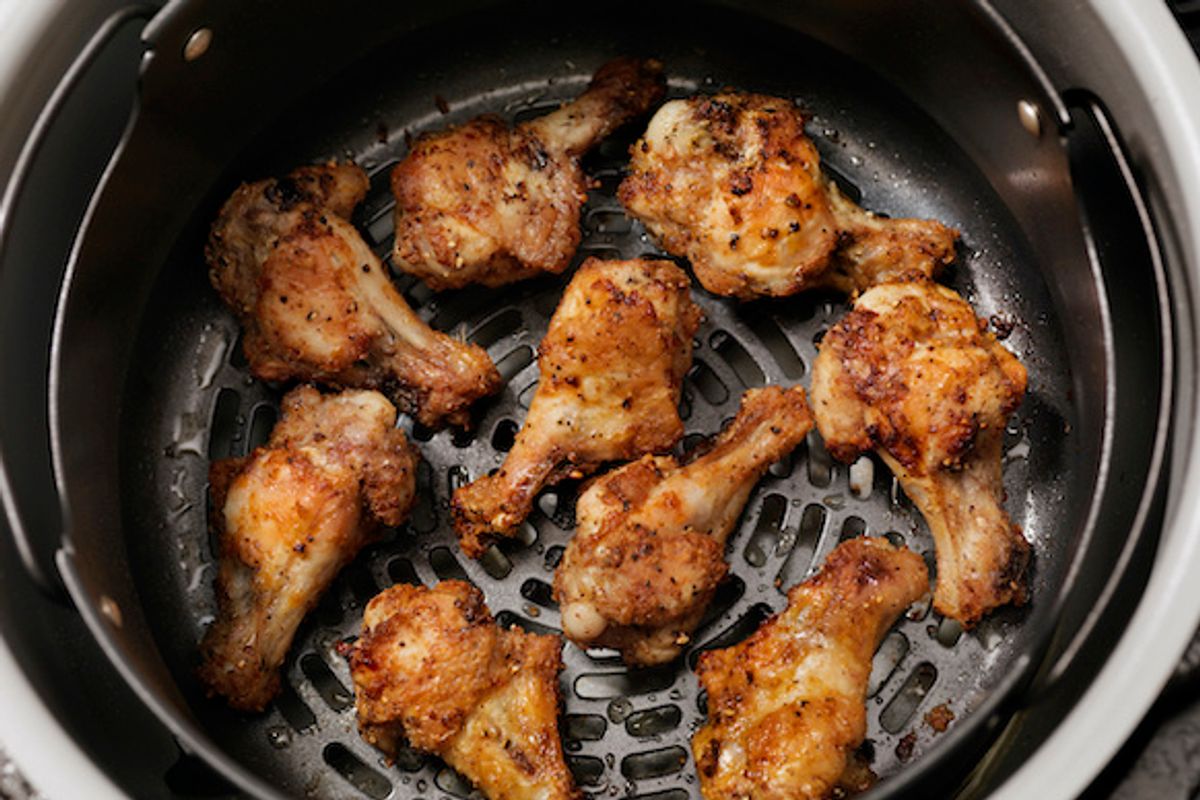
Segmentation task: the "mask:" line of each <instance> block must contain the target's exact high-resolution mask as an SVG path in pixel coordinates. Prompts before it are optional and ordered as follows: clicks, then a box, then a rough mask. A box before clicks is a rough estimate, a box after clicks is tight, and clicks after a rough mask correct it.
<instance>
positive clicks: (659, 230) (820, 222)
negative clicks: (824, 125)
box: [618, 93, 958, 299]
mask: <svg viewBox="0 0 1200 800" xmlns="http://www.w3.org/2000/svg"><path fill="white" fill-rule="evenodd" d="M632 154H633V158H632V160H631V162H630V167H629V176H628V177H627V178H626V179H625V180H624V182H622V184H621V187H620V190H619V192H618V194H619V196H620V199H621V202H622V203H624V204H625V208H626V209H627V210H628V211H629V213H630V214H632V215H633V216H635V217H637V218H638V219H640V220H641V221H642V222H643V223H645V225H646V227H647V228H648V229H649V230H650V232H651V233H653V234H654V235H655V236H656V237H658V239H659V241H660V242H661V244H662V246H663V247H664V248H666V250H667V251H668V252H670V253H673V254H675V255H678V256H686V257H687V258H688V259H690V260H691V262H692V268H693V269H694V270H695V272H696V278H697V279H698V280H699V281H700V283H701V284H703V286H704V288H705V289H708V290H709V291H710V292H714V293H715V294H721V295H730V296H733V297H739V298H742V299H751V298H754V297H761V296H764V295H768V296H782V295H790V294H795V293H796V292H799V291H801V290H804V289H811V288H815V287H833V288H836V289H839V290H841V291H844V292H847V293H850V292H853V291H855V290H859V291H861V290H863V289H866V288H868V287H870V286H873V285H874V284H876V283H880V282H882V281H885V280H889V279H891V280H894V279H898V278H900V277H901V276H909V275H923V276H926V277H928V276H930V275H933V274H934V273H935V272H936V271H937V270H938V269H940V268H941V267H942V266H943V265H945V264H948V263H950V262H951V261H953V260H954V242H955V240H956V239H957V238H958V232H957V231H955V230H953V229H951V228H947V227H946V226H945V225H943V224H941V223H940V222H935V221H933V220H920V219H886V218H883V217H877V216H875V215H873V214H871V213H870V212H868V211H864V210H863V209H862V208H859V207H858V206H857V205H856V204H855V203H853V202H852V201H850V200H849V199H847V198H846V197H844V196H843V195H842V193H841V192H840V191H839V190H838V188H837V186H836V185H835V184H834V183H832V182H831V181H830V180H829V179H827V178H826V177H825V175H824V174H823V173H822V172H821V159H820V156H819V155H818V154H817V149H816V147H814V146H813V143H812V142H811V141H810V140H809V138H808V137H807V136H805V135H804V115H803V113H802V112H801V111H800V109H799V108H797V107H796V105H795V103H793V102H792V101H790V100H784V99H782V98H778V97H767V96H765V95H758V94H738V93H726V94H718V95H715V96H713V97H693V98H690V99H688V100H672V101H671V102H669V103H666V104H665V105H664V106H663V107H662V108H661V109H659V111H658V113H657V114H655V115H654V118H653V119H652V120H650V127H649V128H648V129H647V130H646V133H645V135H644V136H643V138H642V139H641V140H640V141H638V142H637V143H636V144H635V145H634V146H633V149H632Z"/></svg>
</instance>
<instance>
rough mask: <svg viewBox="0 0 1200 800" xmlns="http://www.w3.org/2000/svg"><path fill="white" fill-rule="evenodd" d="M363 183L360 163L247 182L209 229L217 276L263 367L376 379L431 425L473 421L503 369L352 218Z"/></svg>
mask: <svg viewBox="0 0 1200 800" xmlns="http://www.w3.org/2000/svg"><path fill="white" fill-rule="evenodd" d="M366 191H367V176H366V173H364V172H363V171H362V170H361V169H359V168H358V167H357V166H355V165H353V164H339V165H333V164H330V165H326V166H318V167H305V168H302V169H298V170H296V171H294V172H292V173H291V174H290V175H288V176H287V177H286V178H283V179H282V180H265V181H259V182H258V183H251V184H243V185H242V186H241V187H239V188H238V190H237V191H236V192H234V194H233V196H232V197H231V198H230V199H229V200H228V201H227V202H226V203H225V205H224V207H223V208H222V209H221V213H220V216H219V217H218V218H217V221H216V222H215V223H214V224H213V228H212V233H211V234H210V236H209V241H208V247H207V249H206V256H207V259H208V265H209V270H210V272H209V275H210V278H211V279H212V283H213V286H215V287H216V288H217V291H219V292H220V294H221V297H222V298H223V299H224V300H225V302H226V303H228V304H229V306H230V307H231V308H233V310H234V311H235V312H237V314H238V316H239V317H240V318H241V320H242V324H243V325H244V326H245V329H246V335H245V351H246V358H247V360H248V361H249V362H250V369H251V371H252V372H253V373H254V375H255V376H256V377H258V378H262V379H263V380H289V379H293V378H298V379H300V380H306V381H319V382H321V383H325V384H329V385H331V386H337V387H357V388H370V389H380V390H383V391H385V392H387V393H388V394H389V395H390V396H391V398H392V399H393V401H395V402H396V404H397V405H398V406H399V407H400V408H401V410H403V411H405V412H407V413H410V414H412V415H414V416H415V417H416V418H417V419H418V420H420V421H421V422H423V423H424V424H426V425H430V426H437V425H440V424H442V423H444V422H451V423H455V424H465V423H466V422H467V420H468V419H469V410H468V407H469V406H470V405H471V403H473V402H474V401H475V400H477V399H479V398H480V397H483V396H485V395H489V394H492V393H493V392H495V391H497V390H498V389H499V388H500V375H499V373H497V372H496V368H495V366H494V365H493V364H492V362H491V359H489V358H488V356H487V353H485V352H484V351H483V350H482V349H480V348H479V347H476V346H475V345H470V344H466V343H464V342H461V341H458V340H457V339H454V338H452V337H450V336H447V335H445V334H443V333H438V332H437V331H434V330H432V329H431V328H430V327H429V326H428V325H426V324H425V323H424V322H422V321H421V319H420V318H419V317H417V315H416V314H414V313H413V311H412V309H410V308H409V307H408V304H407V303H405V302H404V299H403V298H402V297H401V296H400V294H399V292H397V291H396V289H395V287H394V286H393V285H392V282H391V280H390V279H389V278H388V275H387V271H386V269H385V268H384V266H383V264H381V263H380V261H379V259H378V258H377V257H376V256H375V254H374V253H373V252H371V249H370V248H369V247H367V245H366V242H364V241H363V240H362V237H361V236H360V235H359V233H358V231H357V230H355V228H354V226H353V225H351V224H350V222H349V221H348V220H349V217H350V213H351V212H352V211H353V209H354V207H355V206H356V205H358V203H359V202H361V201H362V199H363V197H364V196H365V194H366Z"/></svg>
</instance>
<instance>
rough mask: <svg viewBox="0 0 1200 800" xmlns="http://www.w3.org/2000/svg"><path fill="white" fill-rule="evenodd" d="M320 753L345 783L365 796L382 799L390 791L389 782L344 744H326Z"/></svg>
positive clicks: (376, 799)
mask: <svg viewBox="0 0 1200 800" xmlns="http://www.w3.org/2000/svg"><path fill="white" fill-rule="evenodd" d="M321 755H322V757H323V758H324V759H325V763H326V764H328V765H329V766H331V767H333V769H334V771H335V772H337V774H339V775H341V776H342V777H343V778H345V779H346V782H347V783H349V784H350V785H351V786H353V787H354V788H355V789H358V790H359V791H360V792H362V793H363V794H365V795H366V796H367V797H373V798H375V800H384V798H386V797H387V796H388V795H389V794H391V793H392V784H391V782H390V781H388V779H387V778H385V777H383V776H382V775H380V774H379V773H378V772H376V771H375V770H373V769H372V768H371V767H368V766H367V765H366V764H364V763H363V762H362V761H361V760H359V758H358V756H356V755H354V753H351V752H350V751H349V750H348V749H346V747H345V746H344V745H341V744H338V743H337V742H333V743H331V744H327V745H325V749H324V750H322V751H321Z"/></svg>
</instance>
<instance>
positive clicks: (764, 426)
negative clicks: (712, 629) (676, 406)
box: [554, 386, 812, 665]
mask: <svg viewBox="0 0 1200 800" xmlns="http://www.w3.org/2000/svg"><path fill="white" fill-rule="evenodd" d="M811 428H812V416H811V415H810V413H809V410H808V403H806V402H805V399H804V390H803V389H801V388H800V387H798V386H797V387H794V388H792V389H781V388H779V387H778V386H769V387H767V388H764V389H751V390H750V391H748V392H746V394H745V395H744V396H743V398H742V406H741V408H740V409H739V411H738V414H737V416H736V417H735V418H734V420H733V422H732V423H731V424H730V425H729V427H728V428H726V429H725V430H724V431H723V432H722V433H721V434H720V436H718V437H717V438H716V441H715V442H714V443H713V446H712V449H711V450H709V451H708V452H707V453H705V454H704V455H702V456H701V457H699V458H697V459H696V460H695V461H692V462H691V463H690V464H688V465H686V466H680V464H679V463H678V462H677V461H676V460H675V459H674V458H673V457H671V456H643V457H642V458H641V460H639V461H635V462H633V463H632V464H628V465H626V466H624V467H621V468H619V469H616V470H614V471H612V472H610V473H608V474H607V475H604V476H602V477H600V478H597V479H596V480H594V481H593V482H592V483H591V484H590V485H589V486H588V488H587V489H586V490H585V491H584V492H583V494H582V495H581V496H580V498H579V502H578V503H577V505H576V508H575V516H576V519H577V520H578V528H577V532H576V535H575V538H574V539H573V540H572V541H571V543H570V545H568V547H567V550H566V553H564V555H563V559H562V563H561V564H560V565H559V567H558V571H557V572H556V573H555V575H554V596H555V599H556V600H557V601H558V603H559V605H560V607H561V609H562V624H563V632H564V633H565V634H566V635H567V638H569V639H571V640H572V641H573V642H575V643H576V644H578V645H579V646H580V647H585V648H586V647H593V646H602V647H613V648H616V649H618V650H620V651H621V653H622V655H623V656H624V658H625V660H626V661H627V662H628V663H630V664H634V665H649V664H663V663H666V662H668V661H671V660H672V659H674V658H675V657H676V656H677V655H679V653H680V651H681V650H682V649H683V645H685V644H686V643H687V642H688V639H689V637H690V635H691V633H692V631H694V630H695V628H696V626H697V625H698V624H699V623H700V619H701V618H702V617H703V615H704V610H705V608H706V607H707V606H708V604H709V602H710V601H711V600H712V597H713V594H714V592H715V591H716V588H717V584H718V583H720V581H721V579H722V578H723V577H725V573H726V571H727V569H728V567H727V565H726V563H725V540H726V538H727V537H728V536H729V533H730V531H732V530H733V528H734V526H735V525H736V524H737V521H738V518H739V517H740V516H741V513H742V508H743V506H745V504H746V500H747V499H748V498H749V496H750V491H751V490H752V489H753V488H754V485H755V484H756V483H757V482H758V479H759V478H761V477H762V475H763V473H764V472H766V470H767V467H769V466H770V465H771V464H772V463H773V462H775V461H778V460H779V459H780V458H783V457H784V456H785V455H787V454H788V453H790V452H791V451H792V449H794V448H795V447H796V445H797V444H799V443H800V442H801V441H803V439H804V437H805V435H806V434H807V433H808V431H809V430H810V429H811Z"/></svg>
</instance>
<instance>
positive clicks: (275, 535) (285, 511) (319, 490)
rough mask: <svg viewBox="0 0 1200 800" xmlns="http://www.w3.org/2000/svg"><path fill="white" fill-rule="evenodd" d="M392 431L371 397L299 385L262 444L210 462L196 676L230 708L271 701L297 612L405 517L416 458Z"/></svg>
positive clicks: (387, 415)
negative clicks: (209, 589)
mask: <svg viewBox="0 0 1200 800" xmlns="http://www.w3.org/2000/svg"><path fill="white" fill-rule="evenodd" d="M395 423H396V409H395V408H394V407H393V406H392V404H391V403H389V402H388V401H387V398H385V397H384V396H383V395H381V394H379V393H378V392H372V391H346V392H342V393H341V394H336V395H321V394H320V393H319V392H318V391H317V390H316V389H314V388H312V387H311V386H302V387H300V388H297V389H294V390H293V391H291V392H289V393H288V395H287V396H286V397H285V398H284V401H283V417H282V418H281V419H280V421H279V424H278V425H276V426H275V430H274V431H272V433H271V439H270V441H269V442H268V443H267V445H266V446H265V447H260V448H258V449H257V450H255V451H254V452H253V453H252V454H251V455H250V456H248V457H246V458H230V459H225V460H222V461H216V462H214V463H213V465H212V467H211V469H210V473H209V474H210V483H211V490H212V501H213V509H212V516H211V518H210V520H211V525H212V527H213V529H214V530H215V532H216V533H217V536H218V538H219V541H220V554H219V555H220V567H219V570H218V573H217V582H216V590H217V591H216V593H217V608H218V610H217V618H216V621H215V622H214V623H213V624H212V627H210V628H209V630H208V633H207V634H206V635H205V637H204V641H203V642H202V643H201V645H200V650H201V655H202V657H203V664H202V666H201V668H200V678H201V680H202V681H203V682H204V683H205V685H206V686H207V687H208V689H209V691H210V692H212V693H215V694H220V695H223V696H224V697H225V698H226V699H227V700H228V701H229V704H230V705H231V706H233V707H235V708H239V709H244V710H261V709H262V708H264V707H265V706H266V704H267V703H268V702H270V701H271V699H272V698H273V697H274V696H275V693H276V692H277V691H278V689H279V681H280V678H279V666H280V665H281V664H282V663H283V659H284V656H286V655H287V651H288V647H290V646H291V643H292V637H293V636H294V635H295V633H296V628H297V627H298V626H299V625H300V621H301V620H302V619H303V618H304V615H305V614H306V613H307V612H308V611H309V609H311V608H312V607H313V606H314V605H315V604H316V602H317V600H318V598H320V596H321V594H322V593H323V592H324V591H325V589H326V588H327V587H328V586H329V584H330V583H331V582H332V581H333V579H334V576H336V575H337V573H338V571H339V570H341V568H342V567H343V566H345V565H346V564H347V563H349V562H350V561H351V560H352V559H353V558H354V556H355V555H356V554H357V553H358V551H359V550H360V549H361V548H362V547H363V545H364V544H367V543H368V542H369V541H370V540H371V538H372V536H373V534H374V533H375V532H376V530H377V529H378V528H379V526H380V524H383V525H393V526H394V525H399V524H401V523H402V522H403V521H404V519H405V517H407V516H408V512H409V509H410V508H411V507H412V504H413V499H414V476H415V474H416V466H417V459H418V456H417V452H416V450H415V449H414V448H413V447H412V446H411V445H410V444H409V443H408V441H407V440H406V439H405V437H404V432H403V431H401V430H399V429H397V428H395V427H394V426H395Z"/></svg>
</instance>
